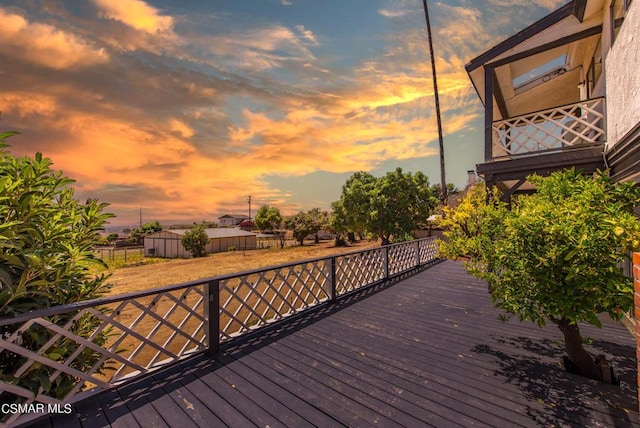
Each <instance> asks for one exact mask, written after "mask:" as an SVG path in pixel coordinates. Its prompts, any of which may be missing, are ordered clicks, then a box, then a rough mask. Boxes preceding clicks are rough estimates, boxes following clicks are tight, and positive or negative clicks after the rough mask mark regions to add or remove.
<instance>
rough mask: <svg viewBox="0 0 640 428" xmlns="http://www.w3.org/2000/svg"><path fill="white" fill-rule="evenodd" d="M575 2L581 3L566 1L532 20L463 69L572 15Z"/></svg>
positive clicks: (508, 48) (517, 43)
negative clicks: (525, 26)
mask: <svg viewBox="0 0 640 428" xmlns="http://www.w3.org/2000/svg"><path fill="white" fill-rule="evenodd" d="M576 3H582V1H572V2H570V3H567V4H565V5H564V6H562V7H561V8H560V9H557V10H555V11H553V12H551V14H549V15H547V16H545V17H544V18H542V19H540V20H539V21H536V22H534V23H533V24H531V25H530V26H528V27H527V28H525V29H524V30H522V31H520V32H518V33H516V34H514V35H513V36H511V37H509V38H508V39H506V40H503V41H502V42H500V43H498V44H497V45H495V46H494V47H492V48H491V49H489V50H488V51H486V52H484V53H482V54H480V55H479V56H477V57H476V58H474V59H472V60H471V61H470V62H469V63H468V64H467V65H465V66H464V68H465V70H467V73H471V72H472V71H473V70H475V69H477V68H478V67H481V66H483V65H484V64H486V63H488V62H491V60H493V59H495V58H496V57H498V56H500V55H502V54H503V53H505V52H508V51H509V50H510V49H513V48H514V47H516V46H517V45H519V44H520V43H522V42H523V41H525V40H527V39H529V38H531V37H533V36H535V35H536V34H538V33H540V32H541V31H543V30H546V29H547V28H549V27H551V26H552V25H554V24H557V23H558V22H560V21H562V20H563V19H565V18H566V17H568V16H571V15H574V11H575V4H576ZM585 3H586V1H585ZM583 13H584V11H583Z"/></svg>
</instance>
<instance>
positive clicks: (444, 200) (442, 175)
mask: <svg viewBox="0 0 640 428" xmlns="http://www.w3.org/2000/svg"><path fill="white" fill-rule="evenodd" d="M422 5H423V6H424V17H425V19H426V21H427V36H428V37H429V53H430V55H431V70H432V73H433V95H434V97H435V100H436V120H437V122H438V143H439V148H440V200H441V201H442V205H443V206H444V205H447V179H446V177H445V172H444V140H443V138H442V120H441V119H440V98H439V97H438V80H437V78H436V59H435V55H434V53H433V40H432V37H431V23H430V22H429V9H428V8H427V0H422Z"/></svg>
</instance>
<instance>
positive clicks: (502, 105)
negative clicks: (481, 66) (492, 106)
mask: <svg viewBox="0 0 640 428" xmlns="http://www.w3.org/2000/svg"><path fill="white" fill-rule="evenodd" d="M493 70H494V72H493V94H494V96H495V98H496V105H497V106H498V110H500V114H501V115H502V118H503V119H506V118H508V117H509V110H508V109H507V103H506V102H505V100H504V94H503V93H502V88H500V85H499V84H498V77H497V75H496V73H495V68H494V69H493Z"/></svg>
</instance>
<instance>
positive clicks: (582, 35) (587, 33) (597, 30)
mask: <svg viewBox="0 0 640 428" xmlns="http://www.w3.org/2000/svg"><path fill="white" fill-rule="evenodd" d="M601 33H602V25H596V26H595V27H591V28H588V29H586V30H583V31H580V32H578V33H575V34H570V35H568V36H565V37H561V38H559V39H558V40H554V41H553V42H549V43H545V44H544V45H540V46H536V47H535V48H531V49H528V50H526V51H523V52H519V53H517V54H514V55H511V56H508V57H506V58H502V59H500V60H498V61H495V62H492V63H491V66H493V67H500V66H502V65H506V64H509V63H512V62H515V61H518V60H521V59H524V58H528V57H530V56H533V55H537V54H539V53H542V52H546V51H549V50H551V49H555V48H557V47H560V46H564V45H568V44H569V43H573V42H575V41H578V40H582V39H586V38H587V37H591V36H595V35H596V34H601Z"/></svg>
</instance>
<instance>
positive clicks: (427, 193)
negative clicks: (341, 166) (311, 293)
mask: <svg viewBox="0 0 640 428" xmlns="http://www.w3.org/2000/svg"><path fill="white" fill-rule="evenodd" d="M436 204H437V198H436V197H435V196H434V194H433V193H432V191H431V189H430V188H429V179H428V177H427V176H426V175H424V174H423V173H421V172H417V173H415V174H412V173H410V172H408V173H404V172H402V168H397V169H396V170H395V171H392V172H388V173H387V174H386V175H384V176H382V177H380V178H375V177H374V176H372V175H371V174H369V173H366V172H357V173H355V174H354V175H352V176H351V177H350V178H349V179H348V180H347V182H346V183H345V185H344V186H343V187H342V195H341V196H340V200H339V201H336V202H334V203H333V205H332V208H333V218H332V221H331V224H332V225H333V227H334V228H336V229H337V230H347V231H351V232H355V233H362V232H367V233H370V234H372V235H374V236H376V237H377V238H380V239H381V240H382V245H387V244H389V243H390V242H391V239H392V238H393V237H396V238H399V237H406V236H408V235H411V234H412V233H413V231H414V230H415V229H416V228H417V227H419V226H420V225H421V224H422V223H424V222H426V219H427V218H428V217H429V215H430V214H431V212H432V211H433V209H434V208H435V206H436Z"/></svg>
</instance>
